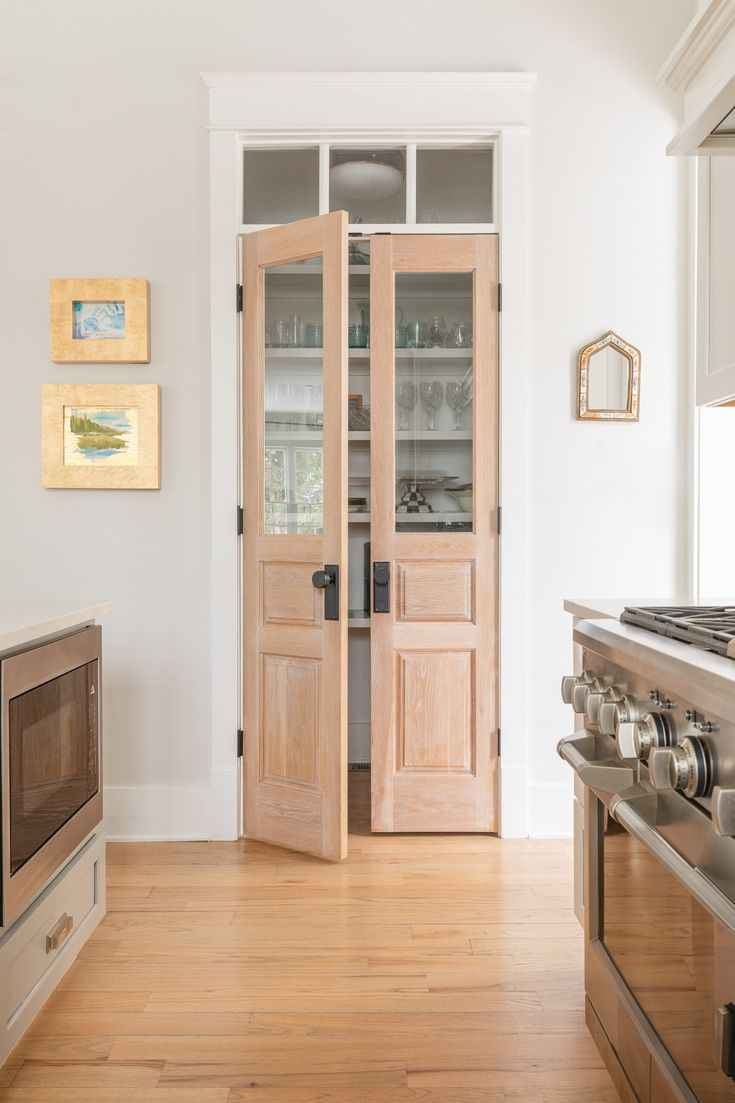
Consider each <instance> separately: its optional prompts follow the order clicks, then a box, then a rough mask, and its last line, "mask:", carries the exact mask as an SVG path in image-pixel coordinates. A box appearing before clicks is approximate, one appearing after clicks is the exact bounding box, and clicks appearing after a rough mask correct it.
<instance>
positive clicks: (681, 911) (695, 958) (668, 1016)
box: [602, 823, 735, 1103]
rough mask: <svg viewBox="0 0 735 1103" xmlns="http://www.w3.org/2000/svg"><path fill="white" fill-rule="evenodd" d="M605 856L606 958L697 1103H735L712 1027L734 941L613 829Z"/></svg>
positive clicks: (732, 968) (731, 982) (726, 997)
mask: <svg viewBox="0 0 735 1103" xmlns="http://www.w3.org/2000/svg"><path fill="white" fill-rule="evenodd" d="M603 849H604V879H603V891H604V898H603V902H602V903H603V908H602V912H603V924H602V928H603V933H602V939H603V942H604V944H605V948H606V950H607V952H608V953H609V954H610V956H611V958H612V959H613V961H614V962H615V965H616V967H617V968H618V970H619V972H620V973H621V974H622V976H623V979H624V980H625V982H626V984H627V985H628V987H629V988H630V989H631V991H632V993H633V995H634V996H635V999H636V1002H637V1003H638V1005H639V1006H640V1007H641V1009H642V1010H643V1011H644V1012H645V1014H646V1016H647V1018H648V1020H649V1021H650V1023H651V1025H652V1026H653V1028H654V1030H655V1031H656V1034H658V1036H659V1037H660V1038H661V1040H662V1041H663V1043H664V1045H665V1046H666V1048H667V1049H668V1051H669V1053H670V1054H671V1057H672V1058H673V1060H674V1062H675V1063H676V1064H677V1065H678V1067H679V1070H680V1071H681V1073H682V1075H683V1076H684V1078H685V1079H686V1080H687V1081H688V1083H689V1085H690V1087H691V1088H692V1091H693V1092H694V1094H695V1095H696V1096H697V1098H698V1099H706V1100H707V1101H708V1103H733V1100H735V1084H734V1083H733V1081H732V1080H730V1079H729V1077H727V1076H725V1075H724V1073H722V1072H721V1071H720V1069H719V1065H718V1062H717V1061H716V1058H715V1031H714V1020H715V1010H716V1008H718V1007H722V1006H724V1005H725V1004H728V1003H730V1002H731V1001H733V1000H735V936H734V935H732V934H731V933H730V932H729V931H728V930H727V929H726V928H725V927H723V926H722V925H721V924H720V923H718V922H717V921H716V920H715V919H713V918H712V916H711V915H710V914H709V912H707V911H705V910H704V908H703V907H702V906H701V905H700V904H699V903H698V902H697V901H696V900H695V899H694V898H693V897H692V896H690V895H689V893H688V892H687V891H686V889H685V888H684V887H683V886H682V885H681V883H680V882H679V881H677V879H676V878H675V877H674V876H673V874H671V873H669V871H668V870H667V869H666V867H665V866H664V865H663V864H662V863H661V862H659V861H658V860H657V859H656V858H654V857H653V856H652V855H651V854H650V853H649V851H648V850H646V848H645V847H644V846H643V845H642V844H641V843H639V842H638V840H637V839H634V838H633V837H632V836H631V835H630V834H629V833H628V832H627V831H625V830H623V829H622V828H620V827H619V825H617V824H613V823H611V824H610V827H609V829H608V832H607V833H606V834H605V836H604V842H603Z"/></svg>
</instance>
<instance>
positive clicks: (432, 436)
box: [347, 429, 472, 444]
mask: <svg viewBox="0 0 735 1103" xmlns="http://www.w3.org/2000/svg"><path fill="white" fill-rule="evenodd" d="M347 436H348V439H349V440H351V441H353V442H354V443H355V444H361V443H366V444H367V443H369V441H370V430H369V429H367V430H365V431H360V432H358V431H353V430H350V432H349V433H348V434H347ZM468 440H472V432H471V430H470V429H459V430H452V429H437V430H434V431H433V432H432V431H431V430H429V429H417V430H416V431H414V430H413V429H398V430H397V432H396V441H397V442H399V443H400V442H405V443H408V444H410V443H411V442H412V441H428V442H429V443H431V442H433V441H441V442H442V443H444V444H446V443H449V444H463V443H465V442H466V441H468Z"/></svg>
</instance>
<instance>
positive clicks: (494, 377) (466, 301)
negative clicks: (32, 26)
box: [370, 235, 498, 832]
mask: <svg viewBox="0 0 735 1103" xmlns="http://www.w3.org/2000/svg"><path fill="white" fill-rule="evenodd" d="M370 263H371V272H370V289H371V322H372V328H371V345H372V364H371V402H372V411H371V427H372V428H371V484H372V485H371V494H372V504H371V518H372V526H371V540H372V546H371V555H372V560H373V564H375V563H376V562H377V563H378V564H383V565H384V566H382V567H379V568H378V571H379V572H381V571H382V572H383V575H385V574H386V573H388V574H389V582H388V585H387V586H380V585H379V586H378V587H377V588H376V587H375V586H373V595H374V601H375V595H376V594H377V600H378V603H379V602H380V599H381V595H385V594H386V593H387V595H388V598H389V606H390V609H389V612H379V611H378V609H377V608H376V607H375V605H374V611H373V613H372V618H371V659H372V708H371V741H372V828H373V831H482V832H485V831H487V832H489V831H496V830H497V823H498V814H497V795H496V789H497V726H498V720H497V717H498V702H497V695H498V688H497V687H498V661H497V655H498V640H497V635H498V614H497V593H498V524H497V517H498V514H497V509H498V296H497V291H498V241H497V237H495V236H480V235H477V236H462V235H457V236H439V235H437V236H431V237H429V236H418V235H415V236H414V235H412V236H407V235H406V236H395V237H389V236H385V237H384V236H379V237H376V238H375V239H374V241H373V244H372V247H371V260H370ZM406 325H407V329H406V330H404V328H403V327H404V326H406ZM404 344H406V345H408V346H417V347H406V348H404V347H400V346H402V345H404ZM396 345H398V346H399V347H398V348H396V347H395V346H396ZM412 397H413V398H414V400H415V405H413V407H412V406H411V399H412ZM448 402H451V403H452V405H451V406H450V405H448ZM463 403H466V405H464V408H463ZM397 405H398V411H397V409H396V407H397ZM432 407H434V408H432ZM455 410H456V412H457V420H456V421H455V420H454V414H455ZM397 413H398V414H399V415H400V417H401V418H402V419H403V420H402V421H401V422H399V423H398V427H397V421H396V418H397ZM463 484H471V487H467V486H465V490H464V493H462V491H461V490H458V489H457V488H458V487H461V486H462V485H463ZM397 502H400V504H399V505H398V506H397ZM429 506H431V507H432V508H431V511H429V510H428V507H429ZM404 510H406V511H407V512H404ZM414 510H417V511H418V512H412V511H414ZM385 565H387V566H385ZM380 577H381V575H380V573H379V575H378V581H380Z"/></svg>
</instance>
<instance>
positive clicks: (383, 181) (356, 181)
mask: <svg viewBox="0 0 735 1103" xmlns="http://www.w3.org/2000/svg"><path fill="white" fill-rule="evenodd" d="M329 179H330V182H331V186H332V190H333V191H334V192H336V193H337V194H338V195H342V196H344V198H345V199H385V198H386V197H387V196H389V195H394V194H395V192H397V191H398V189H399V188H400V186H401V184H402V183H403V173H402V172H401V170H400V169H397V168H395V167H394V166H393V165H386V164H385V162H383V161H343V162H342V164H340V165H334V166H333V167H332V168H331V169H330V170H329Z"/></svg>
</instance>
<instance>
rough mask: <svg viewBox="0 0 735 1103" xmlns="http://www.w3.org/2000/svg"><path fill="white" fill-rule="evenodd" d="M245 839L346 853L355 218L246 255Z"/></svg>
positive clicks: (252, 248) (274, 235) (315, 223)
mask: <svg viewBox="0 0 735 1103" xmlns="http://www.w3.org/2000/svg"><path fill="white" fill-rule="evenodd" d="M243 287H244V295H243V300H244V310H243V400H244V410H243V509H244V526H243V527H244V533H243V580H242V590H243V598H244V609H243V688H244V707H243V714H244V732H245V746H244V749H245V754H244V781H245V784H244V825H245V833H246V835H248V836H250V837H253V838H258V839H263V840H265V841H268V842H271V843H275V844H277V845H279V846H284V847H289V848H290V849H293V850H300V851H305V852H307V853H311V854H317V855H319V856H320V857H324V858H331V859H340V858H343V857H345V855H346V851H347V802H346V788H347V786H346V774H347V758H346V746H347V738H346V735H347V732H346V708H345V707H344V701H343V695H344V693H346V681H347V661H346V659H347V648H346V646H345V644H346V634H347V585H346V581H347V577H346V576H347V509H346V506H347V216H346V214H345V213H344V212H343V211H338V212H335V213H333V214H328V215H322V216H320V217H318V218H311V219H307V220H305V221H303V222H295V223H291V224H290V225H287V226H279V227H273V228H272V229H266V230H260V231H258V232H256V233H252V234H247V235H245V236H244V239H243Z"/></svg>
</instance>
